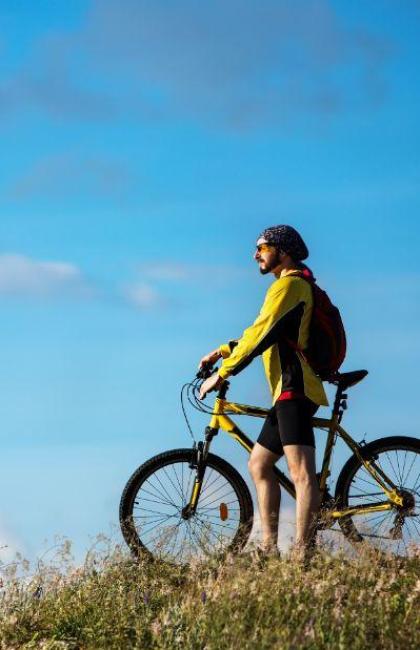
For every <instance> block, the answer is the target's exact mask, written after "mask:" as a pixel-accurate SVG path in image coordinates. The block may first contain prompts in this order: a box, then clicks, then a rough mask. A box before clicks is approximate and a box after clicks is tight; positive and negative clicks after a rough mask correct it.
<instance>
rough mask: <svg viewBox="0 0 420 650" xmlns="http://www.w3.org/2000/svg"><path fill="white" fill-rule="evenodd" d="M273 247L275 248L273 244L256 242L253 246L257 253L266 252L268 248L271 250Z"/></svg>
mask: <svg viewBox="0 0 420 650" xmlns="http://www.w3.org/2000/svg"><path fill="white" fill-rule="evenodd" d="M273 248H275V246H274V244H257V246H256V247H255V250H256V251H257V252H258V253H267V252H269V251H270V250H272V249H273Z"/></svg>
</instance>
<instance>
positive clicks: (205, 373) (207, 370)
mask: <svg viewBox="0 0 420 650" xmlns="http://www.w3.org/2000/svg"><path fill="white" fill-rule="evenodd" d="M216 370H217V368H213V366H212V364H211V363H208V362H207V363H203V365H202V367H201V369H200V370H199V371H198V372H197V374H196V378H197V379H207V378H208V377H210V376H211V375H212V374H213V373H214V372H216Z"/></svg>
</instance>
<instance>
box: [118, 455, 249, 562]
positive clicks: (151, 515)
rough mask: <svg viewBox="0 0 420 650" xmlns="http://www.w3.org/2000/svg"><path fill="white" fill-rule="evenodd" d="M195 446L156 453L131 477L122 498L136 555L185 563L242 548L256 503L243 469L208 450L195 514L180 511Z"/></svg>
mask: <svg viewBox="0 0 420 650" xmlns="http://www.w3.org/2000/svg"><path fill="white" fill-rule="evenodd" d="M193 453H194V452H193V451H192V450H191V449H174V450H172V451H167V452H165V453H162V454H159V455H158V456H154V457H153V458H151V459H150V460H148V461H147V462H146V463H144V464H143V465H141V467H139V468H138V469H137V470H136V471H135V472H134V474H133V475H132V476H131V478H130V479H129V481H128V483H127V485H126V487H125V489H124V491H123V494H122V497H121V503H120V523H121V530H122V533H123V536H124V539H125V541H126V542H127V544H128V546H129V547H130V549H131V551H132V553H133V554H134V555H136V556H140V555H147V556H149V557H153V558H160V559H162V560H165V561H169V562H173V563H177V564H186V563H188V562H190V561H191V560H192V559H204V558H205V557H208V556H210V555H212V554H217V553H224V552H226V551H232V552H238V551H239V550H240V549H241V548H243V546H244V545H245V544H246V542H247V539H248V537H249V534H250V532H251V528H252V521H253V504H252V497H251V494H250V492H249V489H248V487H247V485H246V483H245V481H244V480H243V478H242V477H241V475H240V474H239V473H238V472H237V471H236V470H235V469H234V468H233V467H232V466H231V465H229V463H227V462H226V461H225V460H223V459H222V458H220V457H219V456H215V455H214V454H208V456H207V462H206V470H205V474H204V478H203V483H202V489H201V494H200V498H199V502H198V505H197V509H196V512H195V514H193V515H191V516H190V517H189V518H188V519H184V518H183V517H182V510H183V508H184V507H185V506H186V505H187V504H188V503H189V500H190V497H191V493H192V489H193V485H194V480H195V476H196V470H195V469H194V468H192V467H191V463H192V461H193Z"/></svg>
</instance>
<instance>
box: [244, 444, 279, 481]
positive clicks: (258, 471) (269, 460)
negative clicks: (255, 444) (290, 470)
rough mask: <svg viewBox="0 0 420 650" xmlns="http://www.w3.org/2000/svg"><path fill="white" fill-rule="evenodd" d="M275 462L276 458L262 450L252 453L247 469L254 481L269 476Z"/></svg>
mask: <svg viewBox="0 0 420 650" xmlns="http://www.w3.org/2000/svg"><path fill="white" fill-rule="evenodd" d="M276 460H277V457H276V456H275V455H274V454H273V453H272V452H270V451H266V450H264V451H262V449H256V450H255V451H253V452H252V453H251V456H250V458H249V461H248V469H249V473H250V474H251V476H252V478H253V479H254V481H259V480H261V479H264V478H267V477H268V476H271V475H272V473H273V465H274V463H275V462H276Z"/></svg>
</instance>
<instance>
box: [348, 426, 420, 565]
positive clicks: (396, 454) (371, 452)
mask: <svg viewBox="0 0 420 650" xmlns="http://www.w3.org/2000/svg"><path fill="white" fill-rule="evenodd" d="M363 454H364V456H365V457H366V458H371V459H372V460H373V461H374V462H375V464H376V465H377V466H378V467H379V468H380V469H381V470H382V471H383V472H384V474H385V475H386V476H387V477H388V478H389V479H390V480H391V481H392V482H393V483H394V485H395V486H396V487H397V488H398V490H399V491H400V492H401V493H402V494H403V496H404V502H405V505H404V507H401V508H397V507H393V508H392V509H390V510H385V511H382V512H371V513H366V514H357V515H352V516H348V517H343V518H341V519H339V520H338V522H339V524H340V527H341V529H342V531H343V533H344V535H345V536H346V537H347V538H348V539H349V540H350V541H351V542H356V543H358V542H362V541H363V542H366V543H368V544H369V545H371V546H374V547H375V548H378V549H379V550H381V551H387V552H390V553H393V554H395V555H408V554H410V551H412V550H414V549H415V548H418V546H419V544H420V440H417V439H416V438H409V437H405V436H393V437H390V438H381V439H380V440H376V441H374V442H371V443H369V444H368V445H366V447H365V448H364V450H363ZM336 499H337V503H338V504H339V505H340V507H344V508H345V507H357V506H366V505H373V506H374V505H375V504H377V503H380V502H382V503H383V502H384V501H386V499H387V497H386V495H385V493H384V491H383V490H382V488H381V486H380V485H379V484H378V483H376V481H375V479H374V478H373V477H372V475H371V474H370V473H369V472H368V471H367V469H366V468H365V466H364V465H363V464H362V463H361V462H360V460H359V459H358V458H357V456H352V457H351V458H350V459H349V460H348V461H347V463H346V464H345V466H344V467H343V469H342V471H341V474H340V476H339V478H338V481H337V489H336Z"/></svg>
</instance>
